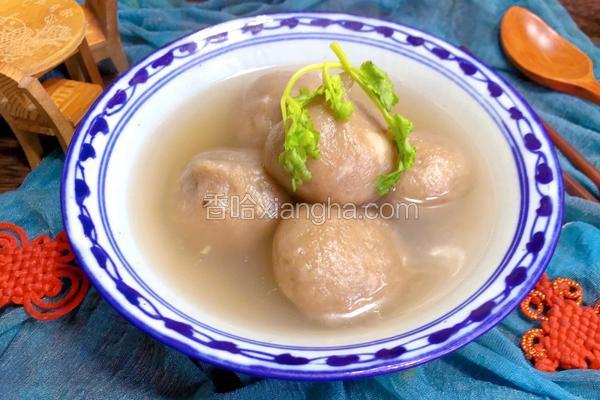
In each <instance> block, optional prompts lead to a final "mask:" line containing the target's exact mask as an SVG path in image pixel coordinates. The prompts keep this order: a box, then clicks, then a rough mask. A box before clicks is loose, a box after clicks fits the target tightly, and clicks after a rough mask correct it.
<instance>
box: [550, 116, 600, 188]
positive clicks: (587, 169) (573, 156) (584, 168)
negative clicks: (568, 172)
mask: <svg viewBox="0 0 600 400" xmlns="http://www.w3.org/2000/svg"><path fill="white" fill-rule="evenodd" d="M542 124H543V125H544V128H546V132H548V136H550V139H551V140H552V143H554V145H555V146H556V147H557V148H558V149H559V150H560V151H561V153H563V155H564V156H565V157H567V158H568V159H569V161H571V164H573V166H574V167H575V168H577V169H578V170H580V171H581V172H583V174H584V175H585V176H587V177H588V178H590V180H591V181H592V182H594V184H595V185H596V186H597V187H598V188H600V171H598V170H597V169H596V167H594V165H593V164H592V163H591V162H589V161H588V160H587V159H586V158H585V157H584V156H583V155H582V154H581V153H580V152H578V151H577V149H575V148H574V147H573V146H571V145H570V144H569V142H568V141H567V140H566V139H565V138H564V137H562V136H561V135H560V134H559V133H558V132H556V131H555V130H554V128H552V127H551V126H550V125H548V123H547V122H546V121H544V120H542Z"/></svg>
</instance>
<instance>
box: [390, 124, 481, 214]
mask: <svg viewBox="0 0 600 400" xmlns="http://www.w3.org/2000/svg"><path fill="white" fill-rule="evenodd" d="M409 138H410V139H409V140H410V142H411V143H412V144H413V145H414V146H415V149H416V158H415V163H414V164H413V166H412V168H411V169H409V170H408V171H406V172H404V173H403V174H402V176H401V177H400V180H399V181H398V184H397V185H396V189H395V191H393V192H392V193H390V194H389V195H388V196H387V197H386V198H385V200H386V201H392V202H393V201H400V200H408V201H414V202H418V203H424V204H429V205H437V204H441V203H444V202H447V201H450V200H452V199H456V198H458V197H460V196H461V195H463V194H464V193H465V192H466V191H467V190H468V188H469V182H470V166H469V162H468V161H467V157H466V156H465V155H464V154H463V152H461V151H460V149H459V148H458V146H456V145H455V144H454V143H453V142H452V141H451V140H449V139H448V138H446V137H444V136H440V135H434V134H432V133H430V132H425V131H415V132H413V133H412V134H411V135H410V136H409Z"/></svg>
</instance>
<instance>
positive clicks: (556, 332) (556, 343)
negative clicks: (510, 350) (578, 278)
mask: <svg viewBox="0 0 600 400" xmlns="http://www.w3.org/2000/svg"><path fill="white" fill-rule="evenodd" d="M582 301H583V290H582V288H581V286H580V285H579V283H577V282H575V281H574V280H572V279H566V278H556V279H554V280H553V281H550V279H549V278H548V275H546V274H544V275H543V276H542V278H541V279H540V281H539V282H538V283H537V285H536V287H535V289H534V290H532V291H531V292H530V293H529V294H528V295H527V297H525V299H524V300H523V302H522V303H521V311H522V312H523V314H525V315H526V316H527V317H528V318H529V319H532V320H534V321H542V322H541V324H540V328H537V329H531V330H529V331H527V332H525V334H524V335H523V337H522V338H521V348H522V349H523V351H524V352H525V356H527V358H528V359H530V360H533V363H534V366H535V368H537V369H539V370H540V371H545V372H554V371H556V370H559V369H560V370H565V369H574V368H580V369H600V301H598V302H597V303H596V305H595V306H594V307H587V306H582V305H581V303H582Z"/></svg>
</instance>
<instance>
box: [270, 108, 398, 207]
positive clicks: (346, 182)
mask: <svg viewBox="0 0 600 400" xmlns="http://www.w3.org/2000/svg"><path fill="white" fill-rule="evenodd" d="M308 110H309V113H310V116H311V119H312V122H313V125H314V128H315V129H316V130H317V131H318V132H319V133H320V137H319V151H320V154H321V158H320V159H318V160H315V159H312V158H309V160H308V161H307V166H308V169H309V170H310V172H311V173H312V180H310V181H306V182H304V183H303V184H302V185H300V186H299V187H298V188H297V190H296V195H297V196H298V197H299V198H301V199H302V200H305V201H309V202H315V203H317V202H327V201H328V200H330V201H331V202H332V203H341V204H344V203H353V204H363V203H366V202H370V201H375V200H377V199H378V198H379V197H380V196H379V194H378V193H377V191H376V189H375V184H376V181H377V177H378V176H379V175H381V174H386V173H389V172H390V171H391V170H392V169H393V166H394V160H395V158H396V155H395V151H394V149H393V148H392V144H391V142H390V140H389V139H388V137H387V133H386V131H385V127H383V126H381V124H379V123H378V122H377V121H376V120H375V119H374V118H372V116H371V115H370V114H368V113H367V112H365V110H364V109H363V108H362V107H356V109H355V110H354V113H353V114H352V117H351V118H350V120H349V121H347V122H341V121H337V120H336V119H335V117H334V116H333V115H332V114H331V113H330V112H329V111H328V109H327V108H326V107H325V106H324V105H323V104H322V103H321V102H316V103H314V104H311V105H310V106H309V107H308ZM283 143H284V131H283V123H279V124H278V125H276V126H275V127H274V128H273V130H271V133H270V134H269V136H268V137H267V141H266V142H265V151H264V157H265V168H266V169H267V171H268V172H269V173H270V174H271V175H272V176H273V177H274V178H275V179H277V181H278V182H279V183H281V184H282V185H284V186H285V187H287V188H288V189H289V190H291V177H290V175H289V174H288V173H287V171H285V170H284V169H283V167H282V166H281V165H280V164H279V154H280V153H281V152H282V151H283Z"/></svg>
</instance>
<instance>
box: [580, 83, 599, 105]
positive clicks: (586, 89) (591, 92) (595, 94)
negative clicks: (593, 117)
mask: <svg viewBox="0 0 600 400" xmlns="http://www.w3.org/2000/svg"><path fill="white" fill-rule="evenodd" d="M579 87H580V88H581V93H579V96H580V97H582V98H584V99H586V100H589V101H592V102H594V103H596V104H600V82H598V81H597V80H595V79H594V78H592V79H591V80H590V81H586V82H582V83H580V84H579Z"/></svg>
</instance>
